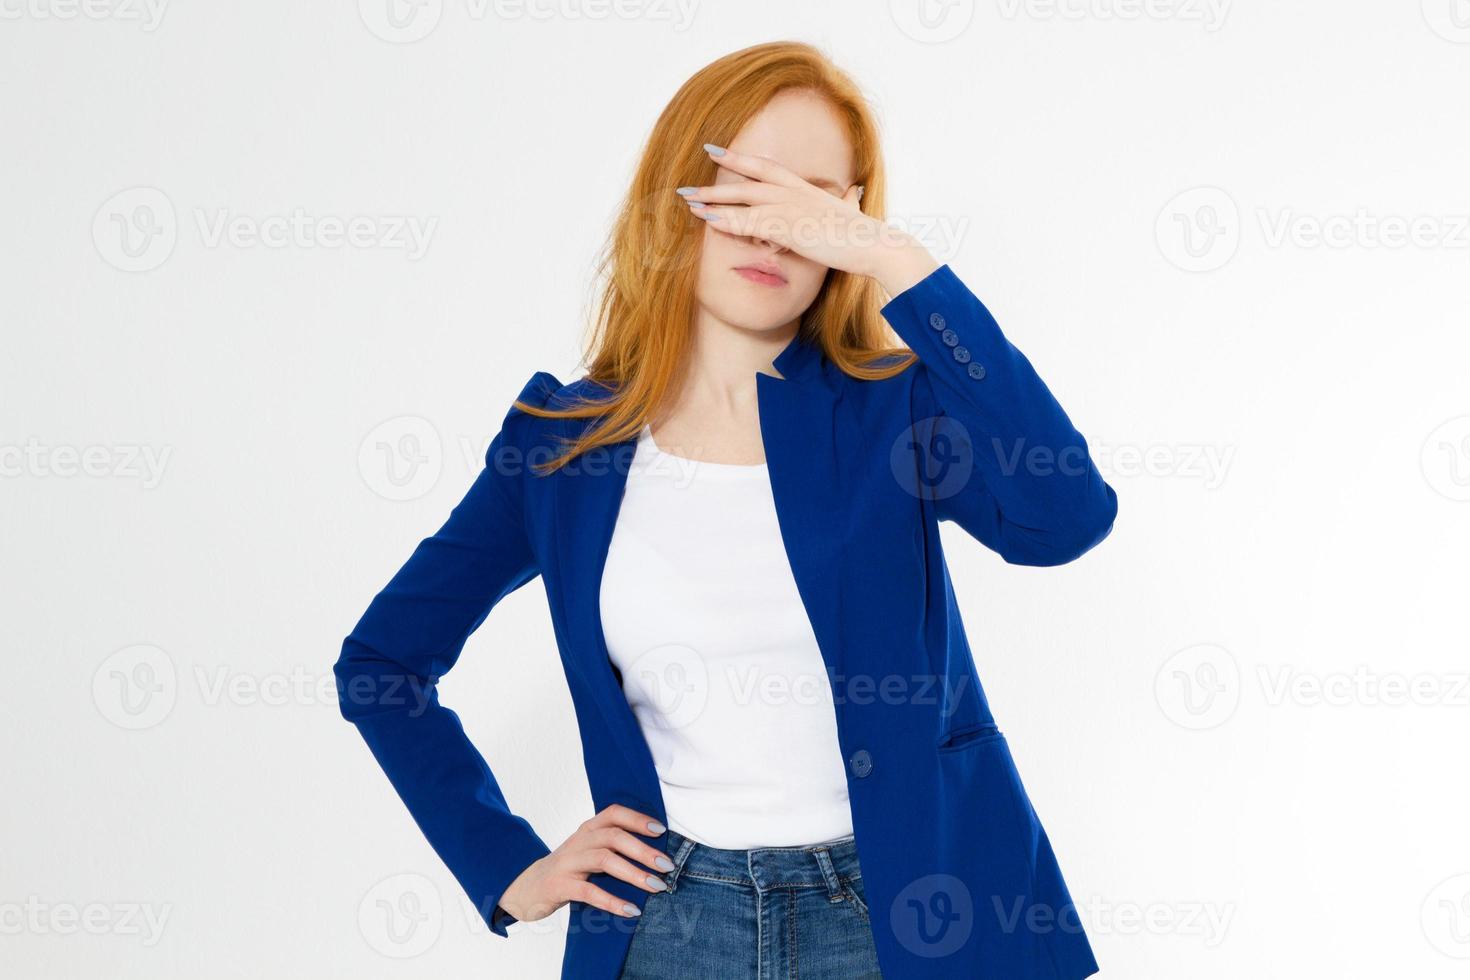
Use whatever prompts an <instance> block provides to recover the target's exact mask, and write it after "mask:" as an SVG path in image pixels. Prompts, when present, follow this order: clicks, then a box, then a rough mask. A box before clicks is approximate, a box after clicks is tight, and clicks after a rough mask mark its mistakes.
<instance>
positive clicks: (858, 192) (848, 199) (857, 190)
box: [842, 184, 863, 210]
mask: <svg viewBox="0 0 1470 980" xmlns="http://www.w3.org/2000/svg"><path fill="white" fill-rule="evenodd" d="M842 200H843V203H845V204H851V205H852V206H853V207H855V208H858V209H859V210H861V209H862V203H863V188H862V186H861V185H859V184H853V185H852V186H851V187H849V188H848V189H847V192H846V193H844V194H843V195H842Z"/></svg>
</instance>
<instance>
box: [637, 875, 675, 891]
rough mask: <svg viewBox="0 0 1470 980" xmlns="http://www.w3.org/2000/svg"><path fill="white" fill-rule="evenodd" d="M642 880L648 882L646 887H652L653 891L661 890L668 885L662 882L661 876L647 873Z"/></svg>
mask: <svg viewBox="0 0 1470 980" xmlns="http://www.w3.org/2000/svg"><path fill="white" fill-rule="evenodd" d="M643 880H644V881H646V882H648V887H649V888H652V889H653V890H654V891H659V892H661V891H663V890H664V889H665V888H667V887H669V886H668V885H665V884H664V880H663V879H662V878H655V877H654V876H653V875H649V876H648V877H647V878H645V879H643Z"/></svg>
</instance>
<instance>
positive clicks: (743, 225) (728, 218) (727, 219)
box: [689, 204, 755, 238]
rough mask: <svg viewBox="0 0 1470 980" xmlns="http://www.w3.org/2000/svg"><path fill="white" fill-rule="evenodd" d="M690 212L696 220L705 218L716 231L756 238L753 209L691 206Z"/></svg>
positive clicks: (731, 206)
mask: <svg viewBox="0 0 1470 980" xmlns="http://www.w3.org/2000/svg"><path fill="white" fill-rule="evenodd" d="M689 211H690V213H691V214H693V215H694V216H695V217H696V218H703V219H704V220H705V221H708V222H709V223H710V227H712V228H714V229H715V230H716V231H723V232H725V233H726V234H730V235H744V236H745V237H747V238H753V237H755V231H754V227H755V226H754V221H753V220H752V218H753V216H752V214H751V208H749V207H741V206H740V205H713V206H707V205H703V204H691V205H690V206H689Z"/></svg>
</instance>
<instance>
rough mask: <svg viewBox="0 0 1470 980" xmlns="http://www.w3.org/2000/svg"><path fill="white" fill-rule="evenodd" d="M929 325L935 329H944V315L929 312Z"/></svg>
mask: <svg viewBox="0 0 1470 980" xmlns="http://www.w3.org/2000/svg"><path fill="white" fill-rule="evenodd" d="M929 326H931V327H933V328H934V329H935V330H943V329H944V317H942V316H940V315H939V314H938V313H930V314H929Z"/></svg>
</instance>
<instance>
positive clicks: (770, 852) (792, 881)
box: [664, 830, 861, 897]
mask: <svg viewBox="0 0 1470 980" xmlns="http://www.w3.org/2000/svg"><path fill="white" fill-rule="evenodd" d="M668 852H669V857H670V859H671V860H672V861H673V862H674V870H673V871H671V872H669V873H668V874H666V875H665V876H664V881H665V882H666V883H667V884H668V886H669V890H670V891H673V890H674V889H675V888H676V887H677V885H678V882H679V878H680V877H682V876H684V875H690V876H693V877H696V878H713V879H715V880H718V881H726V882H732V883H735V884H742V885H746V886H748V887H750V888H754V889H756V890H757V891H765V890H767V889H774V888H825V889H827V893H828V894H829V895H831V896H834V897H836V896H838V895H840V894H841V893H842V888H843V879H847V880H851V879H854V878H857V877H859V876H860V875H861V869H860V868H859V867H858V857H857V844H856V843H855V842H854V840H853V838H851V837H844V838H842V839H840V840H835V841H827V842H825V843H821V844H810V845H807V846H805V847H757V848H753V849H751V850H748V851H740V850H726V849H724V848H719V847H708V846H706V845H704V844H699V843H696V842H695V841H692V840H690V839H689V838H687V837H685V836H684V835H682V834H680V833H679V832H678V831H675V830H670V831H669V845H668Z"/></svg>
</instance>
